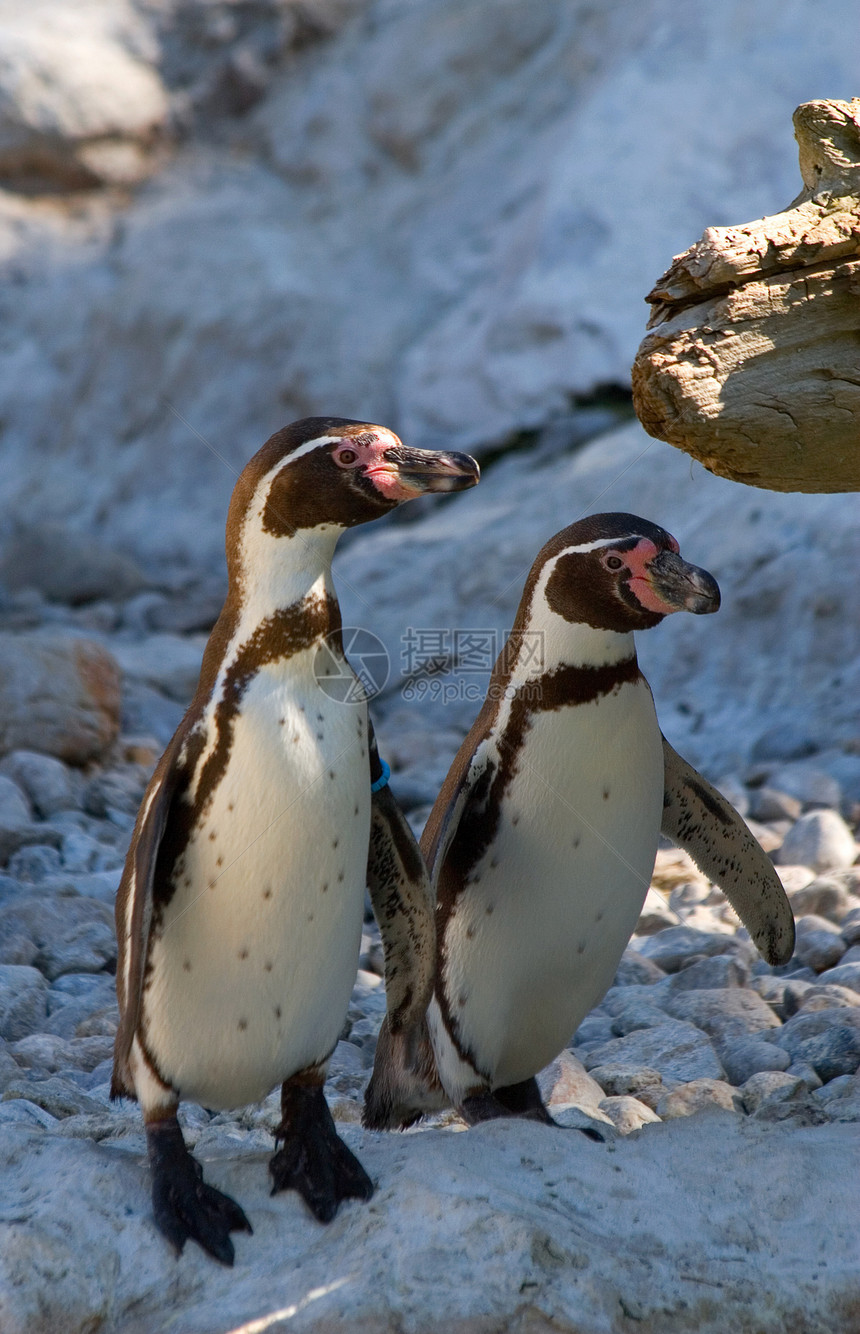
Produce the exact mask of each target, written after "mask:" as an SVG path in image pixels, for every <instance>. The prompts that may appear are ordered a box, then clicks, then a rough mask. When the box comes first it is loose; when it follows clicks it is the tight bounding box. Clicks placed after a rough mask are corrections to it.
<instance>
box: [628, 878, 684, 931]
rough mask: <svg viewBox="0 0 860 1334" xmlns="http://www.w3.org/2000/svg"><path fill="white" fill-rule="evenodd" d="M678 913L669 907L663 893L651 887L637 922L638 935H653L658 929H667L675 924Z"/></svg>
mask: <svg viewBox="0 0 860 1334" xmlns="http://www.w3.org/2000/svg"><path fill="white" fill-rule="evenodd" d="M677 920H678V914H677V913H676V912H673V910H672V909H671V908H670V907H669V905H668V903H667V902H666V900H665V899H664V898H663V895H662V894H659V893H658V892H657V890H656V889H649V890H648V893H647V894H646V895H645V902H644V903H643V905H642V911H641V913H640V914H639V920H638V921H637V923H636V931H635V934H636V935H637V936H653V935H655V934H656V933H657V932H658V931H665V929H666V927H667V926H674V925H675V923H676V922H677Z"/></svg>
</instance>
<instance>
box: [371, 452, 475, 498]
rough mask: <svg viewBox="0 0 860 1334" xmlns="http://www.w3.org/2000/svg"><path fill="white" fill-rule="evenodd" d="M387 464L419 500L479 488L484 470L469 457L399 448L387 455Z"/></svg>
mask: <svg viewBox="0 0 860 1334" xmlns="http://www.w3.org/2000/svg"><path fill="white" fill-rule="evenodd" d="M385 461H386V463H389V464H393V465H394V467H395V468H396V470H397V476H398V480H399V482H400V484H401V486H404V487H407V488H408V489H409V490H410V491H412V492H414V494H415V495H416V496H420V495H424V494H425V492H429V491H467V490H468V489H469V487H470V486H477V485H478V481H479V479H480V476H481V470H480V468H479V467H478V465H477V463H476V462H475V460H474V459H473V458H472V457H471V455H470V454H450V453H443V452H442V451H441V450H432V449H407V448H406V446H405V445H398V446H397V447H396V448H394V449H387V450H386V451H385Z"/></svg>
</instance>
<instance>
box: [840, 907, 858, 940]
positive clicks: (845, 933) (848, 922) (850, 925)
mask: <svg viewBox="0 0 860 1334" xmlns="http://www.w3.org/2000/svg"><path fill="white" fill-rule="evenodd" d="M839 934H840V935H841V936H842V939H843V940H844V941H845V942H846V943H847V944H848V945H849V946H850V947H851V948H853V947H854V946H855V945H858V944H860V908H852V909H851V911H850V912H848V913H846V914H845V916H844V917H843V918H842V921H841V923H840V927H839Z"/></svg>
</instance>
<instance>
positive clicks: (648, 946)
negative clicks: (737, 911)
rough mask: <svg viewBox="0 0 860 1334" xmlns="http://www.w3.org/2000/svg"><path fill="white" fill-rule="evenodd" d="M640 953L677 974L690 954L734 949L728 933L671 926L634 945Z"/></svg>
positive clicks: (711, 953) (709, 954)
mask: <svg viewBox="0 0 860 1334" xmlns="http://www.w3.org/2000/svg"><path fill="white" fill-rule="evenodd" d="M638 948H639V952H640V954H642V955H643V956H644V957H645V958H646V959H650V960H651V961H652V963H656V964H657V965H658V967H660V968H662V969H663V971H664V972H667V973H677V972H678V971H679V969H681V968H683V967H684V965H685V963H686V962H687V960H688V959H689V957H690V955H691V954H693V955H695V954H703V955H707V956H708V957H710V956H711V955H714V954H724V953H726V952H729V953H731V952H732V951H733V950H735V949H736V948H737V946H736V945H735V943H734V940H733V939H732V938H731V937H729V936H724V935H719V934H717V933H715V932H706V931H696V930H694V929H693V928H692V927H688V926H672V927H669V928H668V929H667V930H665V931H661V932H660V934H659V935H656V936H649V937H648V938H647V939H646V940H643V942H642V944H641V945H640V946H639V947H638Z"/></svg>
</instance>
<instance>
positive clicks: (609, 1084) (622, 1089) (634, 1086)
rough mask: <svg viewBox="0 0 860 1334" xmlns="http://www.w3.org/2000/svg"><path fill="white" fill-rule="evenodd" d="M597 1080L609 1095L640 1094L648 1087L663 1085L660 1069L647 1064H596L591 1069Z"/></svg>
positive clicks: (592, 1075)
mask: <svg viewBox="0 0 860 1334" xmlns="http://www.w3.org/2000/svg"><path fill="white" fill-rule="evenodd" d="M591 1078H592V1079H593V1080H595V1081H596V1082H597V1083H598V1084H599V1085H600V1087H601V1088H602V1090H603V1092H604V1093H605V1094H606V1095H607V1096H608V1097H624V1096H627V1095H630V1096H638V1095H640V1094H641V1093H643V1092H644V1091H645V1090H646V1089H657V1088H660V1087H661V1086H662V1083H663V1076H662V1075H661V1074H660V1071H659V1070H652V1069H651V1068H650V1067H649V1066H647V1065H596V1066H593V1067H592V1069H591Z"/></svg>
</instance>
